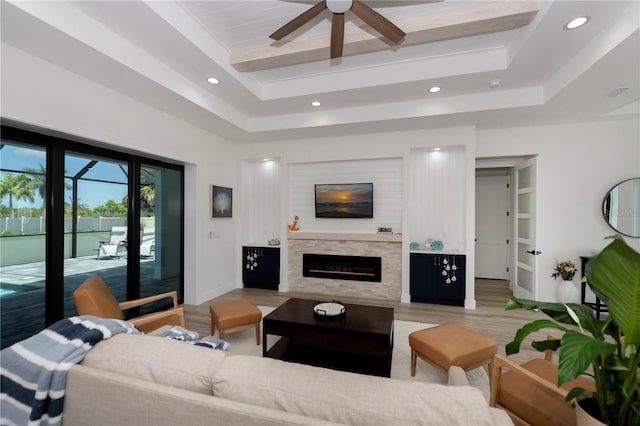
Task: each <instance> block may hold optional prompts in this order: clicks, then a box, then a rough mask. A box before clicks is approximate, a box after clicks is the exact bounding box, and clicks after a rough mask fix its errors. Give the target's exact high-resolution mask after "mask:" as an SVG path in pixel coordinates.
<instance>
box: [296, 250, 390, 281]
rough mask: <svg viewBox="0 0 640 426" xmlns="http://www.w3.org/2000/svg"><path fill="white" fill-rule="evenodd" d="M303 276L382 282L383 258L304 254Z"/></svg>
mask: <svg viewBox="0 0 640 426" xmlns="http://www.w3.org/2000/svg"><path fill="white" fill-rule="evenodd" d="M302 276H303V277H313V278H331V279H335V280H352V281H371V282H378V283H379V282H381V281H382V258H380V257H370V256H339V255H330V254H303V255H302Z"/></svg>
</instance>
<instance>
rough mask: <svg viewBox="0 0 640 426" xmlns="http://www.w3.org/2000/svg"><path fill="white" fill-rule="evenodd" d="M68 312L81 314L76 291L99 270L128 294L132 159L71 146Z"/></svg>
mask: <svg viewBox="0 0 640 426" xmlns="http://www.w3.org/2000/svg"><path fill="white" fill-rule="evenodd" d="M64 170H65V172H64V175H65V176H64V181H65V191H64V193H65V197H64V200H65V203H64V205H65V209H64V210H65V211H64V295H65V297H64V316H65V317H68V316H72V315H76V314H77V311H76V307H75V303H74V301H73V291H74V290H75V289H76V288H77V287H78V286H79V285H80V284H82V283H83V282H84V280H85V279H87V278H88V277H90V276H91V275H99V276H100V277H101V278H102V279H103V280H104V281H105V283H106V284H107V286H108V287H109V289H110V290H111V292H112V293H113V295H114V296H115V297H116V299H117V300H118V301H120V302H121V301H124V300H126V299H127V262H128V260H129V256H128V228H129V227H128V226H127V213H128V210H129V209H128V198H127V192H128V180H129V178H128V163H127V162H126V161H118V160H115V159H112V158H106V157H102V156H95V155H87V154H82V153H78V152H73V151H67V152H66V153H65V156H64Z"/></svg>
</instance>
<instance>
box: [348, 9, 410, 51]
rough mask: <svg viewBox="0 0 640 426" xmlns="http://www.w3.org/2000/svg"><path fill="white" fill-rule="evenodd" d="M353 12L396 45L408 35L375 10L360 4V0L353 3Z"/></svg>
mask: <svg viewBox="0 0 640 426" xmlns="http://www.w3.org/2000/svg"><path fill="white" fill-rule="evenodd" d="M351 11H352V12H353V13H355V14H356V15H357V16H358V17H359V18H360V19H362V20H363V21H364V22H366V23H367V24H369V26H371V28H373V29H374V30H376V31H378V32H379V33H380V34H382V35H383V36H385V37H386V38H388V39H389V40H391V41H392V42H394V43H398V42H399V41H400V40H402V39H403V38H404V36H406V35H407V34H406V33H405V32H404V31H402V30H401V29H400V28H398V27H397V26H395V25H394V24H393V23H392V22H391V21H389V20H388V19H387V18H385V17H384V16H382V15H380V14H379V13H378V12H376V11H375V10H373V9H371V8H370V7H369V6H367V5H366V4H363V3H361V2H359V1H358V0H354V1H353V6H351Z"/></svg>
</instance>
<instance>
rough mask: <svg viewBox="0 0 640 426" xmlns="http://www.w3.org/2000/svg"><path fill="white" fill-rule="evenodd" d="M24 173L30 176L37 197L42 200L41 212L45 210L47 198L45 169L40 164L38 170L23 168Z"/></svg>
mask: <svg viewBox="0 0 640 426" xmlns="http://www.w3.org/2000/svg"><path fill="white" fill-rule="evenodd" d="M22 170H23V171H25V172H26V173H29V174H30V175H31V178H30V179H31V181H32V182H33V187H34V189H36V190H37V191H38V195H39V196H40V198H42V211H44V210H45V205H46V203H47V202H46V197H47V169H46V168H45V167H44V166H43V165H42V163H39V164H38V169H34V168H31V167H25V168H24V169H22ZM67 186H70V185H69V184H65V187H67Z"/></svg>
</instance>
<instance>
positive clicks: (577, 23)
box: [563, 16, 590, 30]
mask: <svg viewBox="0 0 640 426" xmlns="http://www.w3.org/2000/svg"><path fill="white" fill-rule="evenodd" d="M589 19H590V18H589V17H588V16H580V17H578V18H574V19H572V20H571V21H569V22H567V23H566V24H565V26H564V27H563V28H564V29H565V30H575V29H576V28H580V27H581V26H583V25H584V24H586V23H587V22H589Z"/></svg>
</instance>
